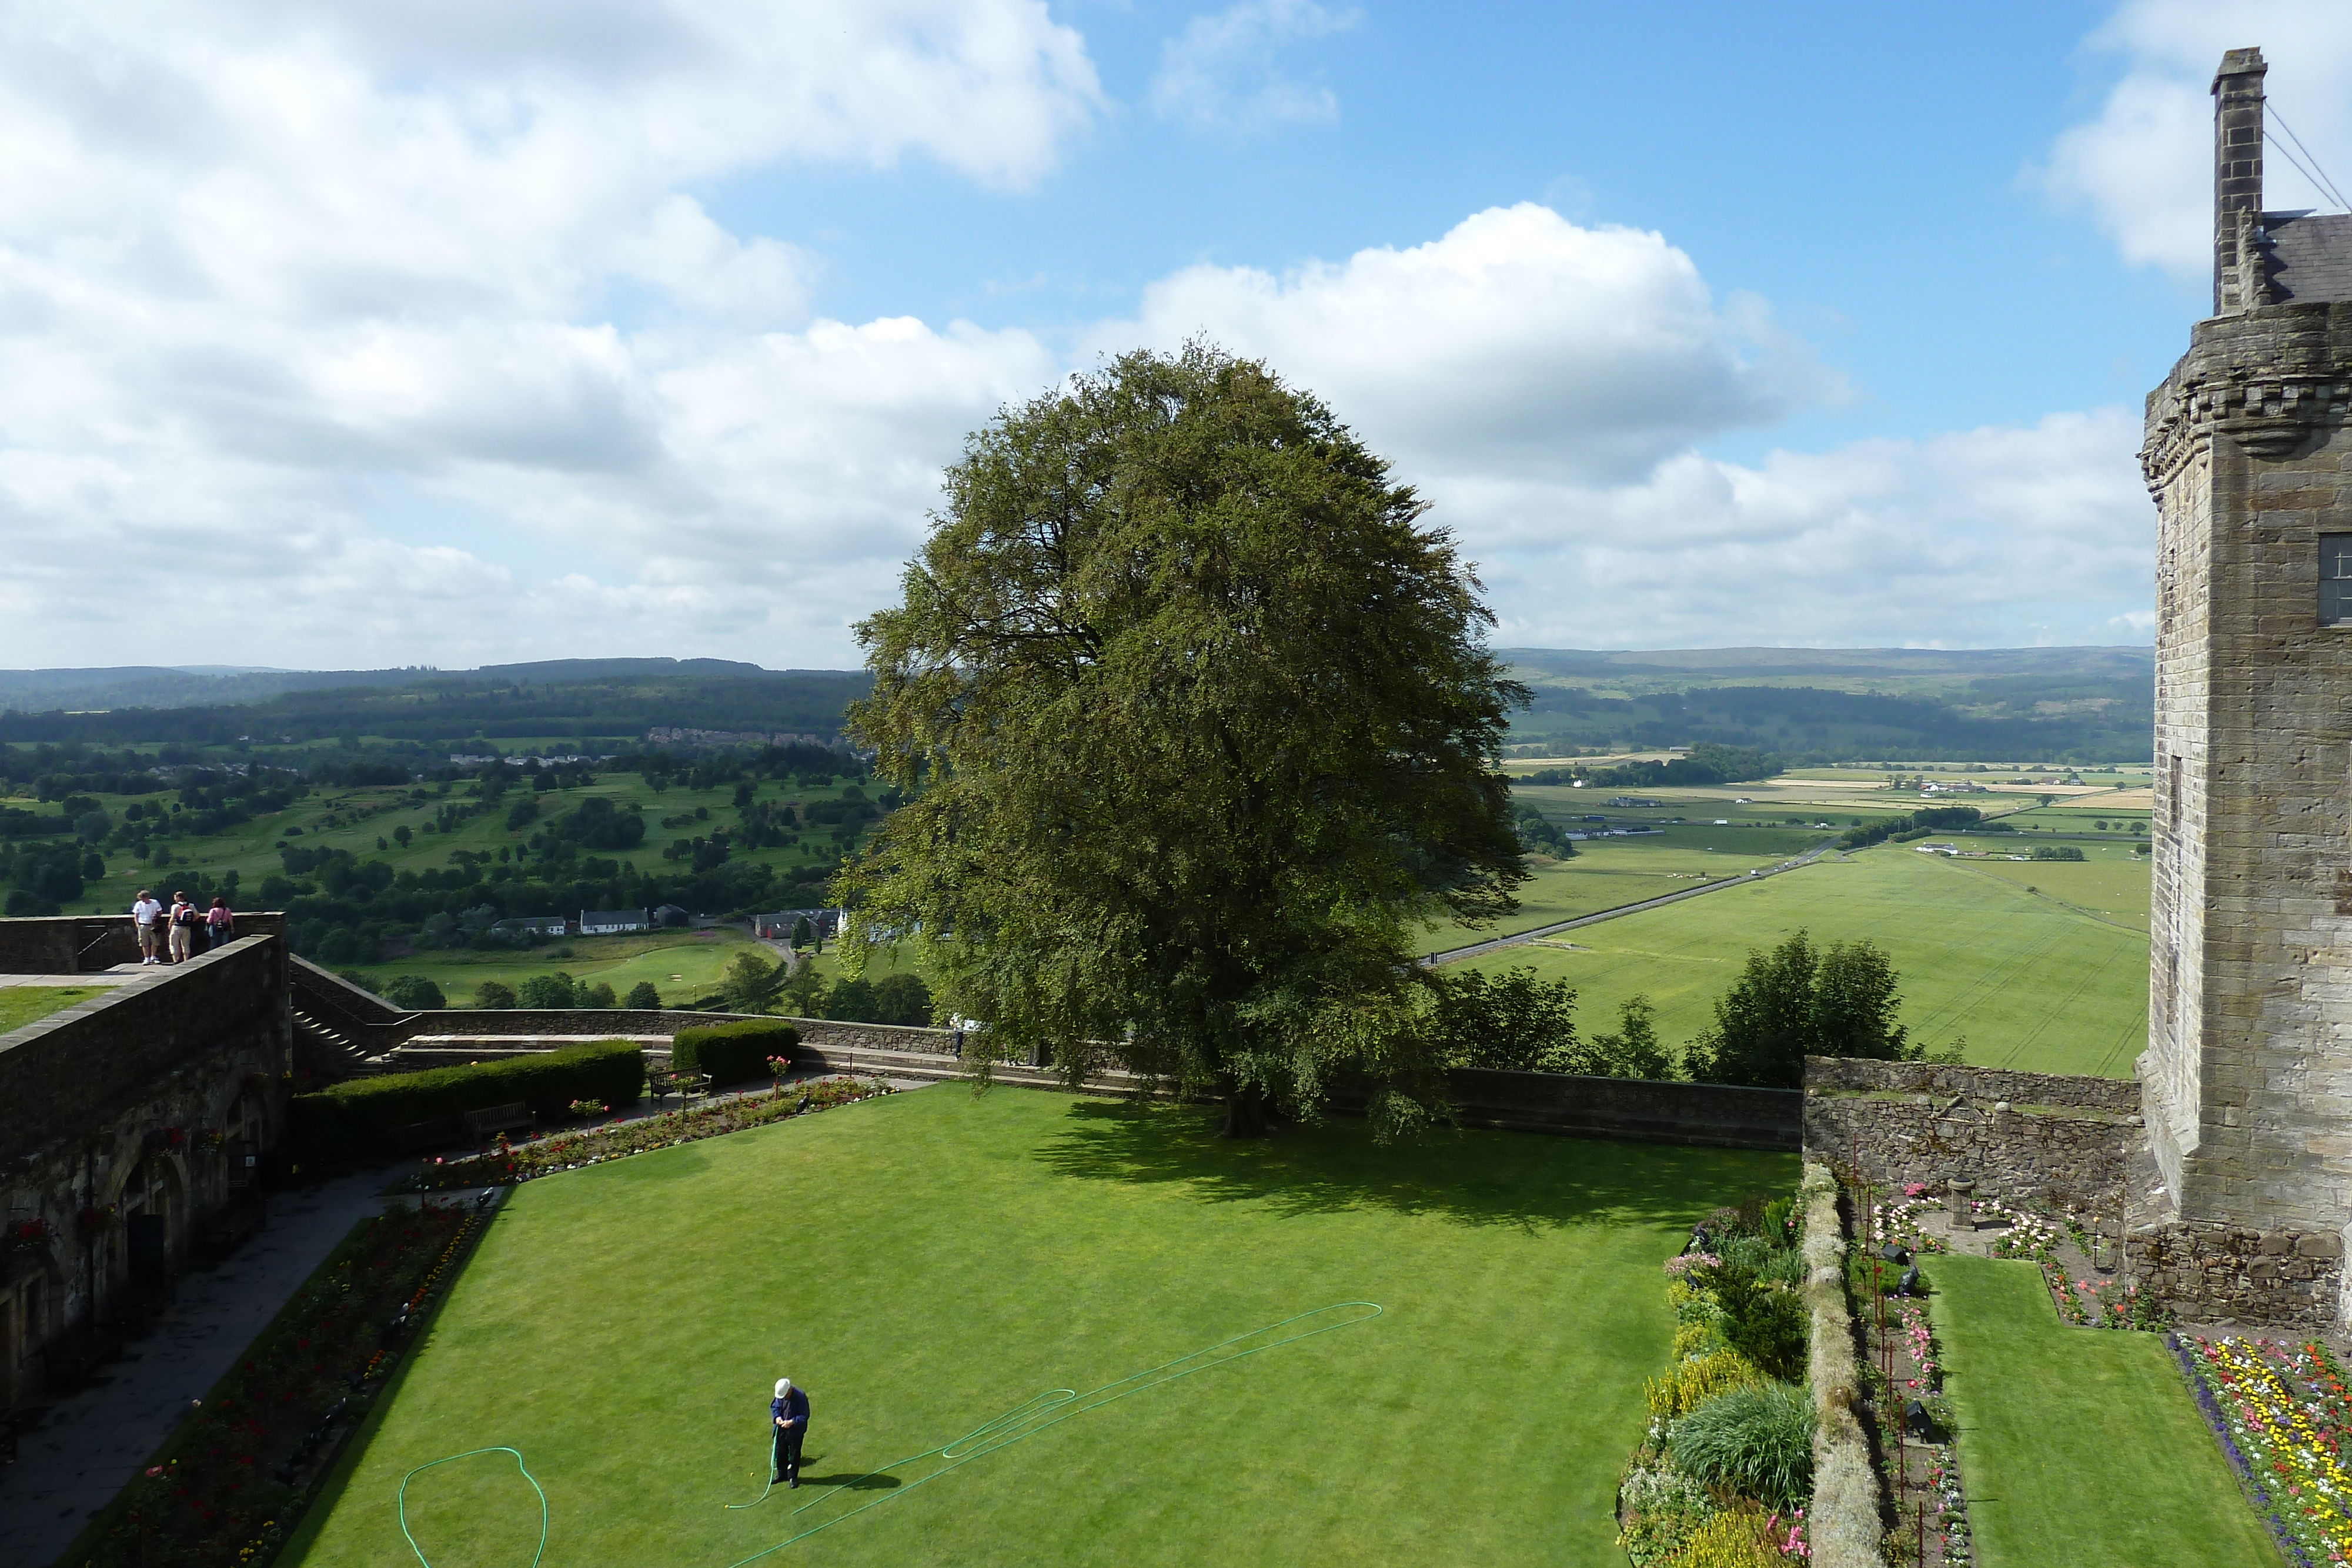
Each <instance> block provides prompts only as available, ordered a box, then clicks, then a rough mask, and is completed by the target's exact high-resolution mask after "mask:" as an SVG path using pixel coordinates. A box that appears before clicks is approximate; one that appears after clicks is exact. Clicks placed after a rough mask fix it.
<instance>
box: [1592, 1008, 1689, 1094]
mask: <svg viewBox="0 0 2352 1568" xmlns="http://www.w3.org/2000/svg"><path fill="white" fill-rule="evenodd" d="M1657 1016H1658V1009H1657V1005H1656V1004H1655V1003H1654V1002H1652V1001H1651V1000H1650V998H1648V997H1647V996H1646V995H1642V994H1639V993H1637V994H1635V995H1633V996H1630V997H1627V998H1625V999H1624V1000H1623V1001H1622V1002H1620V1003H1618V1004H1617V1028H1616V1030H1615V1031H1614V1032H1613V1033H1610V1034H1598V1035H1594V1036H1593V1037H1592V1043H1591V1048H1590V1050H1589V1051H1587V1052H1586V1056H1585V1062H1584V1065H1583V1066H1582V1067H1580V1069H1579V1071H1582V1072H1588V1073H1591V1075H1593V1076H1594V1077H1596V1078H1646V1079H1649V1080H1651V1081H1652V1082H1664V1081H1665V1080H1667V1079H1671V1078H1676V1077H1679V1076H1681V1074H1680V1073H1679V1072H1677V1071H1675V1059H1674V1055H1673V1053H1672V1052H1671V1051H1668V1050H1667V1049H1666V1048H1665V1046H1664V1044H1663V1043H1661V1042H1660V1041H1659V1040H1658V1026H1657V1023H1656V1021H1655V1020H1656V1019H1657Z"/></svg>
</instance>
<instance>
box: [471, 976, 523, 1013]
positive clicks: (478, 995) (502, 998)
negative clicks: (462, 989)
mask: <svg viewBox="0 0 2352 1568" xmlns="http://www.w3.org/2000/svg"><path fill="white" fill-rule="evenodd" d="M474 1005H475V1006H476V1007H478V1008H490V1009H499V1010H504V1009H508V1008H510V1007H512V1006H514V1005H515V994H514V988H513V987H511V986H508V985H503V984H501V983H500V982H499V981H497V980H484V981H483V982H482V983H481V984H480V985H478V986H476V987H475V988H474Z"/></svg>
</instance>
